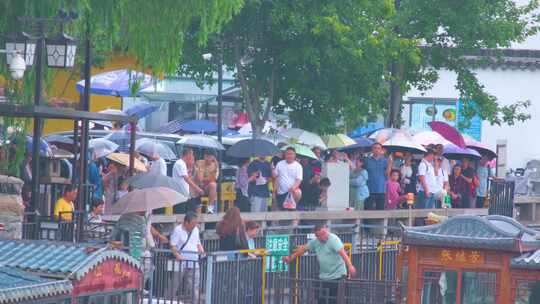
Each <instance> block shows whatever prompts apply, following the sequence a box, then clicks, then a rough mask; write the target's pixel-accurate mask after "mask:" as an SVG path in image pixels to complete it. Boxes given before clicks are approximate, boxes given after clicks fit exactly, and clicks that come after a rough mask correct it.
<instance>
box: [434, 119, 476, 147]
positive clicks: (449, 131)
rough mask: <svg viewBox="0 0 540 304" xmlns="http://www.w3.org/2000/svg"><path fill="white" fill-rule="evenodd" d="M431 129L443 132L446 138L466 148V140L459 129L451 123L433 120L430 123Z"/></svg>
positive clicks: (442, 134)
mask: <svg viewBox="0 0 540 304" xmlns="http://www.w3.org/2000/svg"><path fill="white" fill-rule="evenodd" d="M428 125H429V126H430V127H431V129H432V130H433V131H435V132H437V133H439V134H441V136H442V137H444V139H446V140H448V141H449V142H451V143H453V144H454V145H456V146H458V147H460V148H466V147H467V146H466V145H465V140H464V139H463V136H462V135H461V133H459V131H458V130H457V129H456V128H454V127H452V126H451V125H449V124H447V123H444V122H442V121H432V122H430V123H428Z"/></svg>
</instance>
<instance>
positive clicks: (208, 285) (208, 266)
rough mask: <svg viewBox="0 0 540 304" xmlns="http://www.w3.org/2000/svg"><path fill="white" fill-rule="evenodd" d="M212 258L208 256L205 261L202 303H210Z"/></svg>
mask: <svg viewBox="0 0 540 304" xmlns="http://www.w3.org/2000/svg"><path fill="white" fill-rule="evenodd" d="M213 260H214V256H212V255H208V256H207V261H206V293H205V295H204V299H205V300H204V303H206V304H211V303H212V269H213V262H214V261H213Z"/></svg>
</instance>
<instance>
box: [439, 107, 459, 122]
mask: <svg viewBox="0 0 540 304" xmlns="http://www.w3.org/2000/svg"><path fill="white" fill-rule="evenodd" d="M442 116H443V117H444V119H446V120H448V121H454V120H456V110H454V109H446V110H444V111H443V113H442Z"/></svg>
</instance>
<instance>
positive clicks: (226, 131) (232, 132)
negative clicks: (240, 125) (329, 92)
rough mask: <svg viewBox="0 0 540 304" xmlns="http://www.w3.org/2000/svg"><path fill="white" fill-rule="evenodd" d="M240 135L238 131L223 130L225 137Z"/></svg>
mask: <svg viewBox="0 0 540 304" xmlns="http://www.w3.org/2000/svg"><path fill="white" fill-rule="evenodd" d="M238 134H240V133H238V131H236V130H231V129H225V130H223V134H222V135H223V136H233V135H238Z"/></svg>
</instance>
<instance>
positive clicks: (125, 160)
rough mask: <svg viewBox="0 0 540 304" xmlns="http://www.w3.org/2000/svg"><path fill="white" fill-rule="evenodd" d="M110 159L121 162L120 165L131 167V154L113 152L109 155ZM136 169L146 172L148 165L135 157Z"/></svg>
mask: <svg viewBox="0 0 540 304" xmlns="http://www.w3.org/2000/svg"><path fill="white" fill-rule="evenodd" d="M107 159H108V160H112V161H114V162H117V163H119V164H120V165H123V166H126V167H129V154H126V153H111V154H109V155H107ZM134 169H135V170H137V171H141V172H146V171H147V170H146V166H145V165H144V164H143V163H142V162H141V161H140V160H138V159H137V158H135V162H134Z"/></svg>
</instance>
